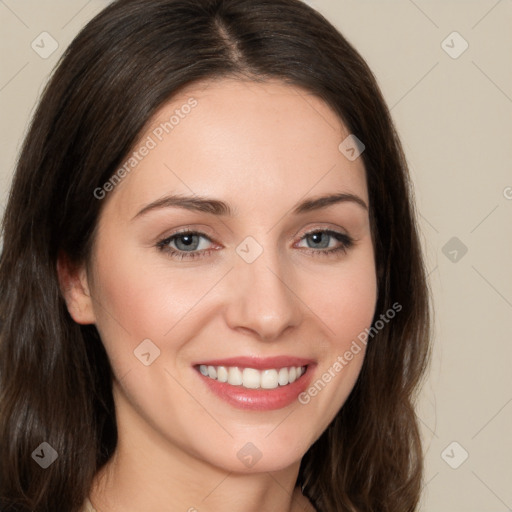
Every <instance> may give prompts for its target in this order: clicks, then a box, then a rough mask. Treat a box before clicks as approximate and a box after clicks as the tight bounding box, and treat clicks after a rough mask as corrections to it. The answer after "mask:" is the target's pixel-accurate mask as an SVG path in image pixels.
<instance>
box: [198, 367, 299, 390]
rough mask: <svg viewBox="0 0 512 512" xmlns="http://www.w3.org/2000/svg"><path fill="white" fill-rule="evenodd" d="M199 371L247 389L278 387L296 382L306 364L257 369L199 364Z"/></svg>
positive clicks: (220, 380) (212, 377) (206, 375)
mask: <svg viewBox="0 0 512 512" xmlns="http://www.w3.org/2000/svg"><path fill="white" fill-rule="evenodd" d="M199 371H200V372H201V374H203V375H204V376H205V377H209V378H210V379H214V380H218V381H219V382H227V383H228V384H231V385H232V386H242V387H244V388H247V389H258V388H260V387H261V388H262V389H276V388H277V387H278V386H286V385H287V384H291V383H292V382H295V381H296V380H297V379H298V378H299V377H300V376H301V375H302V374H303V373H304V372H305V371H306V367H305V366H290V367H288V368H279V369H277V368H270V369H268V370H261V371H260V370H256V369H254V368H239V367H237V366H228V367H226V366H211V365H210V366H206V365H204V364H202V365H200V366H199Z"/></svg>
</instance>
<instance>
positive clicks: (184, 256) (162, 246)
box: [156, 229, 354, 260]
mask: <svg viewBox="0 0 512 512" xmlns="http://www.w3.org/2000/svg"><path fill="white" fill-rule="evenodd" d="M318 233H326V234H327V235H329V236H331V237H333V238H335V239H336V240H338V242H341V245H340V246H338V247H334V248H331V249H323V250H322V249H320V250H317V249H313V248H308V249H307V250H306V252H307V253H309V254H311V255H312V256H320V255H321V256H336V255H337V254H338V253H342V254H345V253H346V252H347V250H348V249H350V248H351V247H352V246H353V244H354V240H353V239H352V238H351V237H350V236H348V235H345V234H343V233H338V232H337V231H332V230H330V229H315V230H313V231H309V232H308V233H304V235H303V236H302V238H301V240H302V239H304V238H306V237H308V236H311V235H315V234H318ZM186 235H199V236H201V237H204V238H206V239H208V240H209V241H210V242H211V241H212V240H211V239H210V238H209V237H208V236H207V235H206V234H204V233H201V232H200V231H179V232H177V233H174V234H173V235H171V236H169V237H167V238H164V239H163V240H160V241H159V242H158V243H157V244H156V246H157V248H158V250H160V251H161V252H165V253H167V254H168V256H170V257H171V258H174V259H177V260H193V259H196V258H200V257H202V255H203V254H204V253H210V252H211V251H214V250H215V249H203V250H202V251H195V252H186V251H180V250H176V249H172V248H170V247H169V244H170V243H171V242H172V241H173V240H175V239H176V238H180V237H182V236H186Z"/></svg>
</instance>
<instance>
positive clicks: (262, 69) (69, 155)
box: [0, 0, 430, 512]
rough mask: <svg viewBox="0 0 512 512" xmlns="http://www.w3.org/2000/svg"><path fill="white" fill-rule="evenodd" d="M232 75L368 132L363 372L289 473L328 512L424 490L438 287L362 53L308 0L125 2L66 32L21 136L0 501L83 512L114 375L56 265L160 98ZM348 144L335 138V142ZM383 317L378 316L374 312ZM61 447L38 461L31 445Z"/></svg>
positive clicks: (87, 228) (7, 220) (108, 449)
mask: <svg viewBox="0 0 512 512" xmlns="http://www.w3.org/2000/svg"><path fill="white" fill-rule="evenodd" d="M223 76H239V77H250V78H251V79H256V80H265V79H271V78H277V79H279V80H282V81H283V82H285V83H287V84H291V85H293V86H300V87H302V88H304V89H306V90H308V91H310V92H312V93H313V94H315V95H316V96H318V97H319V98H321V99H322V100H324V101H325V102H326V103H327V104H328V105H329V106H330V107H331V108H332V109H333V110H334V111H335V112H336V113H337V114H338V115H339V117H340V120H342V121H343V123H344V124H345V126H346V127H347V128H348V129H349V131H350V133H353V134H355V135H356V136H357V138H358V139H360V140H361V141H363V143H364V145H365V151H364V152H363V154H362V155H361V158H362V159H363V162H364V165H365V169H366V177H367V184H368V192H369V199H370V217H371V226H372V234H373V242H374V248H375V255H376V270H377V276H378V292H379V295H378V301H377V307H376V311H375V317H374V321H375V322H376V321H378V319H379V318H381V315H383V314H385V313H386V312H387V311H388V310H389V309H390V308H391V307H392V304H394V303H398V304H400V305H401V306H402V309H401V311H400V313H399V314H397V315H396V317H395V318H394V319H393V320H392V321H389V322H386V323H385V325H384V326H383V328H382V329H379V330H378V333H377V334H375V336H374V337H372V338H371V340H370V341H369V342H368V346H367V353H366V357H365V360H364V364H363V368H362V370H361V374H360V376H359V379H358V381H357V383H356V385H355V387H354V389H353V391H352V393H351V394H350V396H349V398H348V400H347V401H346V403H345V404H344V405H343V407H342V408H341V410H340V411H339V413H338V414H337V416H336V417H335V419H334V420H333V422H332V423H331V425H330V426H329V427H328V428H327V430H326V431H325V432H324V433H323V434H322V436H321V437H320V438H319V439H318V440H317V441H316V442H315V443H314V445H313V446H311V447H310V449H309V450H308V452H307V453H306V454H305V456H304V457H303V460H302V463H301V466H300V472H299V477H298V481H297V484H298V485H301V486H303V488H304V494H306V495H307V496H308V497H309V498H310V500H311V501H312V502H313V504H314V505H315V506H316V507H317V508H318V510H320V511H322V512H335V511H336V512H340V511H354V512H355V511H378V512H406V511H413V510H415V509H416V507H417V504H418V501H419V497H420V490H421V480H422V450H421V445H420V438H419V433H418V424H417V419H416V416H415V412H414V398H415V394H416V392H417V389H418V384H419V382H420V380H421V377H422V376H423V374H424V371H425V367H426V364H427V361H428V355H429V339H430V329H429V328H430V319H429V315H430V313H429V292H428V286H427V283H426V276H425V270H424V264H423V260H422V254H421V247H420V243H419V237H418V232H417V227H416V221H415V212H414V202H413V198H412V192H411V186H410V180H409V175H408V170H407V165H406V161H405V158H404V154H403V151H402V148H401V145H400V142H399V139H398V137H397V134H396V132H395V129H394V126H393V123H392V120H391V118H390V115H389V111H388V109H387V107H386V105H385V103H384V100H383V98H382V95H381V93H380V91H379V88H378V85H377V83H376V80H375V78H374V76H373V75H372V73H371V71H370V70H369V68H368V66H367V65H366V63H365V62H364V60H363V59H362V58H361V56H360V55H359V54H358V53H357V52H356V50H355V49H354V48H353V47H352V46H351V45H350V44H349V43H348V42H347V41H346V40H345V39H344V37H343V36H342V35H341V34H340V33H339V32H338V31H337V30H336V29H335V28H334V27H333V26H332V25H331V24H330V23H329V22H328V21H327V20H326V19H325V18H324V17H323V16H321V15H320V14H319V13H318V12H316V11H314V10H313V9H311V8H310V7H308V6H307V5H305V4H303V3H302V2H300V1H298V0H117V1H115V2H113V3H112V4H111V5H109V6H108V7H107V8H106V9H104V10H103V11H102V12H100V13H99V15H98V16H96V17H95V18H94V19H93V20H92V21H91V22H89V23H88V24H87V26H86V27H85V28H84V29H83V30H82V31H81V32H80V33H79V35H78V36H77V37H76V38H75V39H74V41H73V42H72V43H71V45H70V46H69V48H68V49H67V50H66V52H65V53H64V55H63V56H62V58H61V60H60V62H59V65H58V66H57V68H56V70H55V72H54V74H53V76H52V78H51V80H50V81H49V83H48V85H47V87H46V89H45V91H44V94H43V96H42V99H41V101H40V104H39V107H38V109H37V111H36V113H35V116H34V118H33V120H32V124H31V127H30V130H29V132H28V135H27V137H26V139H25V142H24V145H23V148H22V150H21V154H20V157H19V161H18V165H17V169H16V172H15V175H14V181H13V184H12V189H11V193H10V196H9V200H8V204H7V208H6V211H5V217H4V219H3V225H2V229H3V238H4V244H3V253H2V256H1V261H0V290H1V292H0V500H1V502H2V505H1V510H2V511H16V512H24V511H27V512H28V511H35V512H55V511H57V510H58V511H69V512H76V511H78V510H79V508H80V506H81V505H82V504H83V502H84V500H85V498H86V496H87V494H88V492H89V489H90V486H91V483H92V480H93V477H94V475H95V473H96V472H97V471H98V470H99V469H100V468H101V467H102V466H103V465H104V464H105V463H106V462H107V461H108V460H109V458H110V457H111V456H112V454H113V452H114V450H115V448H116V442H117V426H116V420H115V410H114V402H113V397H112V390H111V386H112V372H111V367H110V363H109V361H108V357H107V355H106V352H105V350H104V348H103V345H102V342H101V339H100V337H99V335H98V332H97V330H96V328H95V326H94V325H88V326H82V325H78V324H76V323H75V322H73V320H72V319H71V317H70V315H69V313H68V311H67V308H66V305H65V302H64V299H63V295H62V292H61V290H60V288H59V283H58V278H57V271H56V262H57V257H58V255H59V253H61V252H63V253H65V254H66V255H67V257H68V258H69V260H70V261H72V262H76V263H80V262H87V261H89V256H90V249H91V245H92V242H93V238H94V232H95V227H96V226H97V222H98V218H99V215H100V212H101V206H102V203H103V202H102V201H99V200H97V199H96V198H95V197H94V196H93V191H94V190H95V189H97V188H98V187H101V186H102V185H103V184H104V183H105V182H106V181H107V180H108V179H109V178H110V177H111V176H112V175H113V173H114V172H115V171H116V169H118V166H119V165H120V164H121V163H122V162H123V160H124V158H125V156H126V155H127V154H128V153H129V151H130V149H131V148H132V147H133V144H134V143H135V141H136V140H137V137H138V136H139V134H140V133H141V130H142V129H143V128H144V126H145V125H146V123H147V122H148V120H149V119H150V118H151V116H152V115H153V114H154V113H155V112H156V110H157V109H158V108H159V107H161V106H162V105H163V103H165V102H166V101H168V100H169V99H170V98H171V97H172V96H173V95H174V94H175V93H176V92H177V91H178V90H180V88H182V87H184V86H186V85H188V84H190V83H193V82H195V81H199V80H205V79H210V78H216V77H223ZM340 142H341V141H340ZM381 323H382V321H381ZM43 442H47V443H48V444H49V445H50V446H51V447H53V448H54V449H55V451H56V452H57V454H58V458H57V460H56V461H55V462H54V463H53V464H51V465H50V466H49V467H48V468H46V469H43V468H42V467H40V466H39V465H38V464H36V463H35V461H34V459H33V452H34V450H36V448H38V446H39V445H40V444H41V443H43Z"/></svg>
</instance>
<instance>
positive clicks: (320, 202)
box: [132, 193, 368, 220]
mask: <svg viewBox="0 0 512 512" xmlns="http://www.w3.org/2000/svg"><path fill="white" fill-rule="evenodd" d="M347 202H349V203H354V204H357V205H359V206H360V207H361V208H363V209H364V210H367V211H368V206H367V205H366V203H365V202H364V201H363V200H362V199H361V198H360V197H359V196H357V195H355V194H349V193H338V194H330V195H325V196H320V197H316V198H311V199H306V200H305V201H302V202H300V203H299V204H297V205H296V206H295V207H294V209H293V211H292V214H293V215H299V214H301V213H307V212H311V211H314V210H320V209H322V208H327V207H328V206H331V205H334V204H338V203H347ZM172 207H174V208H183V209H185V210H191V211H199V212H205V213H210V214H213V215H219V216H231V217H232V216H234V211H233V209H232V208H231V207H230V206H229V204H228V203H225V202H224V201H221V200H220V199H214V198H208V197H203V196H198V195H194V196H184V195H180V194H171V195H168V196H165V197H162V198H160V199H157V200H156V201H154V202H152V203H149V204H148V205H146V206H144V208H142V210H140V211H139V212H138V213H137V214H136V215H135V216H134V217H133V218H132V220H134V219H136V218H137V217H141V216H142V215H144V214H146V213H148V212H150V211H153V210H157V209H162V208H172Z"/></svg>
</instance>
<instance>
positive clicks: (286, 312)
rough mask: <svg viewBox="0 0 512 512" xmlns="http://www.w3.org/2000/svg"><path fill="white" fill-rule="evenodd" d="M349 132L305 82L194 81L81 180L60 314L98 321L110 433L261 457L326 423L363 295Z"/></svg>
mask: <svg viewBox="0 0 512 512" xmlns="http://www.w3.org/2000/svg"><path fill="white" fill-rule="evenodd" d="M348 135H349V133H348V132H347V130H346V129H345V128H344V126H343V125H342V123H341V121H340V119H339V118H338V117H337V116H336V115H335V114H334V112H333V111H332V110H331V109H329V108H328V106H327V105H326V104H325V103H324V102H323V101H321V100H320V99H318V98H317V97H315V96H313V95H311V94H310V93H308V92H306V91H304V90H301V89H298V88H295V87H291V86H287V85H284V84H282V83H279V82H266V83H264V84H261V83H258V84H257V83H254V82H241V81H235V80H231V79H222V80H217V81H213V82H208V83H207V84H205V83H203V84H195V85H193V86H189V88H188V89H186V90H183V91H182V92H181V93H180V95H179V96H176V97H174V98H173V100H172V101H171V102H169V103H168V104H166V105H165V106H164V107H163V108H161V109H160V110H159V112H158V113H157V115H156V116H155V117H154V118H153V119H152V121H151V123H150V124H149V125H148V128H147V130H146V131H145V132H144V133H143V134H141V137H140V139H139V141H138V143H137V144H136V146H135V147H134V149H133V151H134V152H137V153H136V154H133V153H131V154H130V155H131V156H132V159H133V160H128V159H127V163H126V166H125V168H124V172H122V171H120V172H119V173H118V177H120V178H121V179H120V182H119V183H116V184H115V186H114V185H113V184H112V183H110V185H109V184H107V185H106V186H105V187H104V189H103V190H104V191H106V192H105V193H104V192H97V194H96V195H97V196H102V195H103V194H104V195H105V196H106V197H104V198H103V199H101V200H102V201H104V202H105V203H104V204H103V210H102V213H101V216H100V220H99V225H98V230H97V236H96V239H95V244H94V249H93V255H92V259H91V261H90V265H89V269H90V270H89V272H88V273H87V277H86V287H87V288H88V293H87V294H84V298H83V300H85V301H86V300H90V304H89V305H88V306H87V305H85V306H83V307H81V308H78V309H79V310H80V311H81V313H80V312H77V310H75V311H74V313H73V314H74V318H75V319H76V320H77V321H81V322H82V323H86V322H88V321H89V322H94V323H95V324H96V326H97V328H98V330H99V332H100V335H101V338H102V340H103V343H104V345H105V348H106V351H107V353H108V356H109V358H110V361H111V364H112V368H113V371H114V375H115V382H114V398H115V402H116V413H117V417H118V425H119V429H120V432H121V431H122V432H123V435H126V436H128V437H130V436H131V438H132V439H134V440H135V439H136V438H137V437H142V436H146V437H149V438H151V439H153V440H155V442H157V443H158V445H159V446H160V447H164V448H165V449H168V450H169V453H172V454H173V456H179V457H185V458H193V459H195V460H196V461H204V462H207V463H209V464H211V465H214V466H217V467H221V468H223V469H225V470H227V471H235V472H251V471H273V470H279V469H282V468H286V467H288V466H290V465H292V464H294V463H296V462H297V461H300V459H301V457H302V456H303V455H304V453H305V452H306V451H307V449H308V448H309V447H310V446H311V445H312V444H313V442H314V441H315V440H316V439H317V438H318V437H319V436H320V435H321V433H322V432H323V431H324V430H325V429H326V427H327V426H328V425H329V423H330V422H331V420H332V419H333V418H334V416H335V415H336V413H337V412H338V410H339V409H340V408H341V407H342V405H343V403H344V402H345V400H346V398H347V396H348V395H349V393H350V391H351V390H352V388H353V386H354V384H355V381H356V379H357V377H358V374H359V372H360V369H361V365H362V362H363V358H364V346H363V345H362V344H361V343H359V350H358V351H356V350H354V343H353V342H354V340H357V337H358V335H359V334H360V333H361V332H362V331H364V329H365V328H367V327H369V326H370V325H371V321H372V318H373V314H374V311H375V304H376V295H377V288H376V275H375V261H374V251H373V246H372V239H371V232H370V223H369V214H368V208H369V201H368V192H367V187H366V178H365V169H364V165H363V162H362V160H361V158H356V159H355V160H351V159H348V158H346V156H345V155H344V154H343V153H342V152H341V151H340V149H339V145H340V143H341V142H342V141H343V140H344V139H345V138H346V137H347V136H348ZM143 147H145V148H146V149H145V150H144V149H143ZM130 155H129V156H130ZM119 175H120V176H119ZM91 192H92V191H91ZM334 196H336V197H335V198H334V199H332V198H333V197H334ZM322 197H331V200H324V201H317V200H318V199H319V198H322ZM187 198H189V199H187ZM95 200H96V199H95ZM87 312H88V313H87ZM81 315H82V316H81ZM87 315H90V317H89V318H85V317H86V316H87ZM351 347H352V348H351ZM347 352H351V354H352V357H349V356H348V354H347ZM342 360H343V362H342ZM337 362H338V364H336V363H337ZM340 366H341V368H340Z"/></svg>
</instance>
